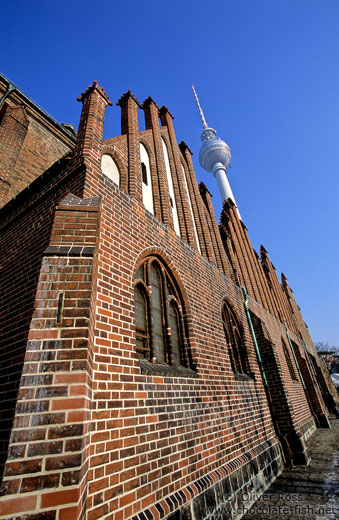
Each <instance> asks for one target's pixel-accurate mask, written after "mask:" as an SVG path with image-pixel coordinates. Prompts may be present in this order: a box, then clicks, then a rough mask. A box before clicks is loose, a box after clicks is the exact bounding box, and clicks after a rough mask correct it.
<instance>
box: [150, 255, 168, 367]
mask: <svg viewBox="0 0 339 520" xmlns="http://www.w3.org/2000/svg"><path fill="white" fill-rule="evenodd" d="M161 282H162V281H161V276H160V272H159V269H158V267H156V266H155V265H154V263H152V265H151V285H152V316H153V329H154V343H155V345H154V346H155V355H156V358H157V360H158V361H161V362H164V361H166V352H165V338H164V320H163V305H164V303H163V291H162V283H161Z"/></svg>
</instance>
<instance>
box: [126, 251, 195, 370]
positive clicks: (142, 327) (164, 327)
mask: <svg viewBox="0 0 339 520" xmlns="http://www.w3.org/2000/svg"><path fill="white" fill-rule="evenodd" d="M134 299H135V300H134V301H135V328H136V351H137V356H138V357H139V358H140V359H147V360H148V361H153V362H155V363H167V364H169V365H172V366H179V365H183V366H187V361H186V356H185V348H184V337H185V336H184V324H183V317H182V301H181V297H180V294H179V292H178V290H177V288H176V286H175V283H174V280H173V278H172V276H171V275H170V273H169V272H168V270H167V269H166V268H165V267H164V265H163V264H162V263H160V261H159V260H158V259H157V258H156V257H153V256H152V257H148V258H147V259H146V260H145V261H144V262H143V264H141V266H140V267H139V268H138V270H137V272H136V275H135V282H134Z"/></svg>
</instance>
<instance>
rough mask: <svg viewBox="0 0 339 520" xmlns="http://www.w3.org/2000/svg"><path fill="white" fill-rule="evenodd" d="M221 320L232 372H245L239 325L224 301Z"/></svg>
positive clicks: (245, 362)
mask: <svg viewBox="0 0 339 520" xmlns="http://www.w3.org/2000/svg"><path fill="white" fill-rule="evenodd" d="M222 322H223V326H224V332H225V337H226V343H227V347H228V351H229V355H230V360H231V365H232V370H233V372H234V373H238V374H245V373H246V372H247V370H246V365H247V361H246V355H245V351H244V347H243V343H242V337H241V332H240V327H239V324H238V320H237V319H236V317H235V314H234V312H233V311H232V309H231V307H230V306H229V305H228V303H226V302H223V306H222Z"/></svg>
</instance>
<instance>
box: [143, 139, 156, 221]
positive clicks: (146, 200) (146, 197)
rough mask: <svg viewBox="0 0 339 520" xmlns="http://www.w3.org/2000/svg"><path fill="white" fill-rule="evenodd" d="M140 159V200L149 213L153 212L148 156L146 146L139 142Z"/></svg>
mask: <svg viewBox="0 0 339 520" xmlns="http://www.w3.org/2000/svg"><path fill="white" fill-rule="evenodd" d="M140 161H141V174H142V202H143V205H144V206H145V208H146V209H148V211H150V213H153V214H154V206H153V191H152V179H151V168H150V161H149V156H148V152H147V150H146V148H145V147H144V145H143V144H141V143H140Z"/></svg>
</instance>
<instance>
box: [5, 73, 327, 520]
mask: <svg viewBox="0 0 339 520" xmlns="http://www.w3.org/2000/svg"><path fill="white" fill-rule="evenodd" d="M0 79H1V81H0V87H1V90H0V95H1V98H0V103H1V105H0V106H1V112H0V147H1V151H0V161H1V163H0V177H1V179H0V188H1V199H0V200H1V201H2V204H3V207H2V209H1V210H0V229H1V235H0V237H1V238H0V239H1V247H2V252H3V254H2V271H1V295H2V305H1V326H2V336H1V345H0V349H1V350H0V355H1V358H0V370H1V372H0V381H1V389H2V392H1V398H2V401H1V423H0V429H1V454H0V456H1V460H0V462H1V476H2V487H1V498H0V519H5V518H6V519H14V518H17V519H19V518H20V519H21V518H22V519H27V520H36V519H43V520H68V519H69V520H78V519H79V520H80V519H85V518H86V519H89V520H94V519H97V518H105V519H112V520H113V519H114V520H118V519H119V520H120V519H121V520H123V519H133V520H146V519H152V518H154V519H160V518H170V519H172V520H174V519H180V518H182V519H185V520H200V519H203V518H219V517H220V518H240V513H239V511H241V507H243V506H244V505H247V506H248V505H250V504H251V503H252V502H253V501H254V498H255V496H256V495H258V494H260V493H262V492H263V491H264V490H265V489H266V488H267V487H268V486H269V484H270V483H271V482H272V481H273V480H274V479H275V477H276V476H277V475H278V474H279V473H280V472H281V471H282V469H283V467H284V465H286V464H307V463H308V462H309V454H308V449H307V440H308V438H309V437H310V436H311V435H312V434H313V433H314V431H315V430H316V428H317V427H325V428H326V427H329V422H328V410H327V408H326V406H325V402H324V399H325V400H326V399H327V400H326V403H328V395H329V393H330V394H331V395H333V396H334V390H333V387H331V383H330V379H329V377H328V375H327V374H326V371H325V370H324V367H323V365H322V362H321V361H320V360H319V359H318V357H317V355H316V352H315V350H314V347H313V343H312V339H311V337H310V335H309V332H308V329H307V327H306V325H305V323H304V320H303V318H302V315H301V313H300V309H299V307H298V305H297V303H296V301H295V299H294V295H293V292H292V290H291V288H290V287H289V284H288V282H287V279H286V277H285V276H284V275H283V276H282V281H281V282H280V281H279V279H278V277H277V274H276V271H275V269H274V266H273V265H272V263H271V261H270V258H269V256H268V253H267V251H266V250H265V249H264V248H262V249H261V251H260V256H259V255H258V254H257V253H256V252H255V251H254V250H253V248H252V246H251V243H250V239H249V236H248V233H247V229H246V227H245V225H244V224H243V222H242V221H241V220H240V219H239V216H238V214H237V212H236V208H235V206H234V204H233V203H232V201H231V200H230V199H229V200H228V201H225V202H224V205H223V208H222V214H221V220H220V224H218V222H217V220H216V218H215V215H214V211H213V207H212V203H211V194H210V192H209V191H208V189H207V187H206V186H205V185H203V184H200V185H198V184H197V180H196V177H195V173H194V168H193V163H192V157H191V152H190V150H189V148H188V146H187V145H186V144H185V143H184V142H181V143H180V144H178V143H177V140H176V135H175V131H174V126H173V117H172V115H171V113H170V112H169V110H168V109H167V108H166V107H165V106H163V107H161V108H159V107H158V106H157V104H156V103H155V102H154V101H153V99H152V98H148V99H146V100H145V101H144V102H143V103H142V104H140V103H139V101H138V100H137V98H136V97H135V96H134V95H133V94H132V93H131V92H130V91H128V92H126V93H125V94H123V95H122V97H121V98H120V99H119V100H118V103H117V104H118V105H119V106H120V109H121V135H120V136H117V137H113V138H111V139H106V140H103V139H102V135H103V125H104V115H105V110H106V108H107V106H108V105H111V104H112V103H111V102H110V101H109V98H108V96H107V95H106V93H105V91H104V90H103V89H102V88H101V87H99V86H98V84H97V83H96V82H94V83H93V85H91V86H90V87H88V89H87V90H86V91H85V92H83V93H82V94H81V96H80V98H78V100H79V101H81V103H82V113H81V119H80V125H79V131H78V135H77V136H76V133H75V132H74V131H73V130H72V128H71V127H70V126H69V125H59V124H58V123H56V122H55V121H54V120H53V119H52V118H50V116H48V115H47V114H46V113H44V112H43V111H42V110H41V109H40V108H39V107H37V105H35V104H34V103H33V102H32V101H31V100H29V98H27V97H26V96H24V94H23V93H21V92H20V91H19V90H18V89H15V88H14V87H13V88H12V89H11V88H10V87H11V84H10V83H9V82H8V81H7V80H6V78H4V77H1V78H0ZM139 110H142V111H143V112H144V116H145V126H146V130H143V131H139V128H138V111H139ZM218 515H219V516H218Z"/></svg>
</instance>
